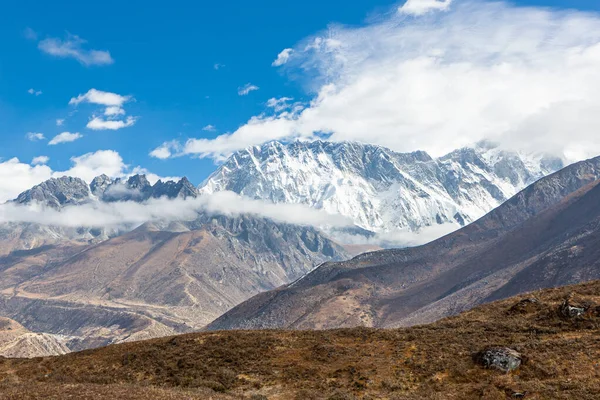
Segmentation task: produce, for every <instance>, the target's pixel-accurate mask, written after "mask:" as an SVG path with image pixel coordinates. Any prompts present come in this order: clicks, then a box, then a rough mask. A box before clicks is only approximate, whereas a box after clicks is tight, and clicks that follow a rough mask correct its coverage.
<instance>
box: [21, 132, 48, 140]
mask: <svg viewBox="0 0 600 400" xmlns="http://www.w3.org/2000/svg"><path fill="white" fill-rule="evenodd" d="M26 136H27V139H28V140H31V141H32V142H36V141H38V140H44V139H46V137H45V136H44V134H43V133H40V132H28V133H27V135H26Z"/></svg>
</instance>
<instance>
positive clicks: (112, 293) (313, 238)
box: [0, 175, 350, 350]
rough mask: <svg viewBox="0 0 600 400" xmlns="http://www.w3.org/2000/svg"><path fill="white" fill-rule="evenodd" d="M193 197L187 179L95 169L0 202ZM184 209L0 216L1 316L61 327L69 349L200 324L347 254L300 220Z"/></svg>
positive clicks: (44, 208) (38, 327)
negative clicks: (156, 214)
mask: <svg viewBox="0 0 600 400" xmlns="http://www.w3.org/2000/svg"><path fill="white" fill-rule="evenodd" d="M198 195H199V193H198V190H197V189H196V188H195V187H194V186H193V185H191V183H190V182H189V181H188V180H187V179H186V178H183V179H181V180H180V181H178V182H171V181H169V182H161V181H158V182H157V183H155V184H154V185H151V184H150V183H149V182H148V180H147V179H146V177H145V176H143V175H135V176H132V177H130V178H128V179H127V180H120V179H116V180H112V179H110V178H108V177H107V176H100V177H97V178H95V179H94V180H93V181H92V183H91V184H90V185H89V186H88V185H87V183H85V182H84V181H82V180H80V179H75V178H70V177H62V178H56V179H51V180H49V181H47V182H44V183H42V184H40V185H37V186H35V187H34V188H32V189H31V190H28V191H26V192H24V193H22V194H21V195H20V196H19V197H18V198H17V199H16V200H15V201H14V202H12V203H11V204H10V205H8V206H7V207H8V209H9V210H11V212H22V210H28V209H33V210H41V213H44V212H50V213H54V214H55V215H58V216H60V215H61V214H60V213H63V212H64V213H65V214H66V212H67V211H68V212H69V213H70V214H68V215H73V213H77V212H80V213H88V214H89V213H95V212H101V211H102V210H103V208H107V207H109V208H110V207H121V208H123V209H125V210H131V209H132V206H133V205H134V204H135V203H139V206H138V205H137V204H135V207H134V209H135V210H141V209H143V208H144V207H150V208H152V207H154V208H156V207H171V206H172V207H182V204H183V202H182V200H186V199H188V198H192V199H193V198H195V197H197V196H198ZM157 198H163V199H164V198H166V199H167V200H164V201H160V202H156V201H154V199H157ZM169 199H178V200H177V202H173V203H170V202H169V201H168V200H169ZM190 201H193V200H190ZM125 202H127V203H125ZM118 203H120V204H118ZM194 204H195V203H193V204H192V206H193V205H194ZM67 207H68V208H67ZM78 207H81V208H79V209H78ZM194 207H195V206H194ZM190 209H191V210H192V211H191V212H190V213H185V220H181V221H179V220H177V217H169V218H168V219H165V220H162V219H156V218H155V219H153V222H147V223H145V224H142V225H141V226H138V227H137V228H136V227H135V225H134V224H129V225H127V224H123V226H117V227H112V226H111V225H107V226H106V227H97V228H96V227H94V228H91V227H77V226H74V227H69V226H67V227H65V226H50V225H42V224H39V223H29V222H28V223H16V222H12V223H5V224H0V274H1V275H2V279H0V315H1V316H4V317H7V318H11V319H13V320H15V321H18V322H19V323H21V324H22V325H24V326H25V327H26V328H27V329H29V330H31V331H33V332H39V333H46V334H51V335H62V336H64V337H65V338H67V339H66V340H65V344H66V345H67V346H68V348H69V349H71V350H79V349H85V348H90V347H97V346H101V345H106V344H109V343H118V342H123V341H129V340H140V339H144V338H150V337H157V336H165V335H171V334H174V333H177V332H187V331H190V330H194V329H200V328H202V327H203V326H204V325H206V324H207V323H208V322H210V321H212V320H213V319H215V318H216V317H218V316H219V315H221V314H222V313H224V312H225V311H227V310H228V309H230V308H232V307H233V306H235V305H237V304H239V303H240V302H242V301H244V300H246V299H248V298H250V297H252V296H253V295H255V294H257V293H259V292H263V291H268V290H271V289H274V288H276V287H279V286H281V285H284V284H287V283H289V282H292V281H294V280H296V279H298V278H300V277H301V276H303V275H305V274H306V273H308V272H310V271H311V270H312V269H314V268H315V267H316V266H318V265H319V264H321V263H323V262H325V261H330V260H341V259H347V258H349V257H350V255H349V253H348V252H347V251H346V250H345V249H344V248H342V247H341V246H339V245H338V244H336V243H335V242H333V241H331V240H330V239H328V238H327V237H325V236H324V235H323V234H322V233H320V232H319V231H317V230H315V229H313V228H311V227H308V226H299V225H292V224H285V223H276V222H274V221H272V220H270V219H265V218H261V217H257V216H251V215H242V216H237V217H236V216H222V215H218V214H214V213H211V214H207V213H202V212H200V211H195V210H196V209H195V208H193V207H191V206H190ZM79 210H81V211H79ZM98 210H100V211H98ZM138 212H139V211H138ZM173 215H179V214H177V213H175V214H173ZM51 220H52V221H56V220H57V218H54V219H51ZM96 220H98V218H96ZM66 225H68V224H66Z"/></svg>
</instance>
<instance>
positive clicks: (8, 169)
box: [0, 158, 52, 203]
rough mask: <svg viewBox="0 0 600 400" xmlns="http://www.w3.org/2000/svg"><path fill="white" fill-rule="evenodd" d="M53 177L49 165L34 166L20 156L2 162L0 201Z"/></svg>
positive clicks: (0, 163)
mask: <svg viewBox="0 0 600 400" xmlns="http://www.w3.org/2000/svg"><path fill="white" fill-rule="evenodd" d="M51 177H52V170H51V169H50V167H48V166H47V165H35V166H32V165H29V164H26V163H22V162H20V161H19V159H18V158H11V159H10V160H7V161H4V162H0V203H2V202H5V201H7V200H11V199H14V198H16V197H17V196H18V195H19V193H21V192H23V191H24V190H26V189H29V188H30V187H32V186H34V185H37V184H38V183H40V182H42V181H44V180H46V179H50V178H51Z"/></svg>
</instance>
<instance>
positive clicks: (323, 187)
mask: <svg viewBox="0 0 600 400" xmlns="http://www.w3.org/2000/svg"><path fill="white" fill-rule="evenodd" d="M560 167H562V163H561V162H560V160H557V159H552V158H549V157H545V156H540V155H528V154H524V153H516V152H510V151H505V150H501V149H499V148H498V147H496V146H494V145H493V144H492V143H489V142H485V143H484V142H482V143H480V144H478V145H477V146H474V147H473V148H463V149H459V150H456V151H454V152H452V153H450V154H447V155H445V156H443V157H440V158H437V159H434V158H432V157H431V156H429V155H428V154H427V153H425V152H422V151H417V152H413V153H397V152H394V151H392V150H389V149H386V148H384V147H381V146H375V145H368V144H361V143H356V142H327V141H314V142H306V141H295V142H291V143H281V142H277V141H275V142H269V143H266V144H264V145H262V146H255V147H251V148H248V149H246V150H243V151H239V152H237V153H235V154H233V155H232V156H231V157H230V158H229V159H228V160H227V161H226V162H225V163H224V164H223V165H221V166H220V167H219V168H218V169H217V170H216V171H215V172H214V173H213V174H212V175H211V176H210V177H209V178H208V179H207V180H206V181H205V182H204V183H203V184H202V185H201V187H200V192H201V193H214V192H218V191H223V190H231V191H234V192H237V193H239V194H242V195H244V196H248V197H251V198H255V199H263V200H270V201H272V202H275V203H301V204H307V205H309V206H312V207H315V208H319V209H324V210H326V211H328V212H331V213H337V214H342V215H344V216H347V217H350V218H351V219H352V220H353V221H354V222H355V223H356V225H358V226H360V227H362V228H364V229H368V230H372V231H393V230H397V229H405V230H412V231H417V230H419V229H420V228H423V227H426V226H433V225H437V224H445V223H456V224H460V225H464V224H466V223H468V222H471V221H473V220H475V219H477V218H479V217H480V216H482V215H483V214H485V213H486V212H488V211H490V210H491V209H493V208H495V207H496V206H498V205H499V204H501V203H502V202H503V201H505V200H507V199H508V198H509V197H511V196H512V195H514V194H515V193H516V192H518V191H519V190H520V189H522V188H523V187H525V186H526V185H528V184H530V183H532V182H533V181H535V180H537V179H539V178H541V177H542V176H545V175H547V174H549V173H551V172H554V171H555V170H557V169H559V168H560Z"/></svg>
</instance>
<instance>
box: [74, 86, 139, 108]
mask: <svg viewBox="0 0 600 400" xmlns="http://www.w3.org/2000/svg"><path fill="white" fill-rule="evenodd" d="M131 99H132V97H131V96H122V95H120V94H117V93H112V92H103V91H102V90H96V89H93V88H92V89H90V90H88V91H87V93H84V94H80V95H79V96H77V97H73V98H71V100H70V101H69V104H70V105H73V106H76V105H79V104H81V103H92V104H100V105H103V106H106V107H111V106H112V107H119V108H120V107H121V106H123V104H125V103H126V102H128V101H130V100H131Z"/></svg>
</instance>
